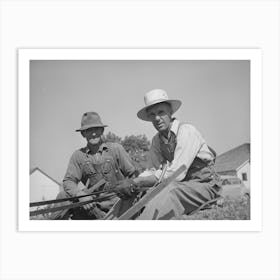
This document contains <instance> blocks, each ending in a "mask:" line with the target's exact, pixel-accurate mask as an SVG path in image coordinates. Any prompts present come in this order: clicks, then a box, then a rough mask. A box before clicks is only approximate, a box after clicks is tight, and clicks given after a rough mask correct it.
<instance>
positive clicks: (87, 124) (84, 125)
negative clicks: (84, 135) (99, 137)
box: [76, 112, 107, 131]
mask: <svg viewBox="0 0 280 280" xmlns="http://www.w3.org/2000/svg"><path fill="white" fill-rule="evenodd" d="M106 126H107V125H104V124H103V123H102V121H101V119H100V116H99V115H98V114H97V113H96V112H86V113H84V114H83V116H82V121H81V128H79V129H76V131H83V130H86V129H88V128H91V127H106Z"/></svg>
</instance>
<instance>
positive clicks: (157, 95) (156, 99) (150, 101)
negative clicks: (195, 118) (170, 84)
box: [137, 89, 182, 121]
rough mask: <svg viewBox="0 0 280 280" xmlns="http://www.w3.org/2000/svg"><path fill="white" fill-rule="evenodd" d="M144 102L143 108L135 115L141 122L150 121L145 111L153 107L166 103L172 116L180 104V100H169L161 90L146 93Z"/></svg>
mask: <svg viewBox="0 0 280 280" xmlns="http://www.w3.org/2000/svg"><path fill="white" fill-rule="evenodd" d="M144 102H145V107H144V108H142V109H141V110H140V111H139V112H138V113H137V116H138V118H139V119H141V120H143V121H150V119H149V117H148V114H147V109H149V108H150V107H152V106H153V105H156V104H159V103H168V104H170V106H171V110H172V114H174V113H175V112H176V111H177V110H178V109H179V108H180V106H181V104H182V102H181V101H180V100H174V99H173V100H172V99H169V98H168V95H167V93H166V92H165V91H164V90H162V89H153V90H151V91H149V92H147V93H146V94H145V96H144Z"/></svg>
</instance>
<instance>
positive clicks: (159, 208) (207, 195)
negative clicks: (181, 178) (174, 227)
mask: <svg viewBox="0 0 280 280" xmlns="http://www.w3.org/2000/svg"><path fill="white" fill-rule="evenodd" d="M216 195H217V193H216V192H215V191H214V190H213V189H212V187H211V186H210V185H209V184H208V183H198V182H192V181H189V182H173V183H171V184H170V185H169V186H167V187H166V188H165V189H164V190H162V191H161V192H160V193H159V194H158V195H157V196H156V197H155V198H154V199H152V200H151V201H150V202H149V203H148V204H147V205H146V207H145V209H144V211H143V212H142V214H141V215H140V216H139V217H138V218H137V219H139V220H154V219H155V220H157V219H160V220H169V219H172V218H173V219H174V218H175V219H176V218H177V219H178V218H179V217H180V216H181V215H183V214H188V213H190V212H192V211H193V210H195V209H197V208H198V207H199V206H201V205H202V204H204V203H205V202H207V201H209V200H211V199H213V198H215V197H216Z"/></svg>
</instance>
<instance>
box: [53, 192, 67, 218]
mask: <svg viewBox="0 0 280 280" xmlns="http://www.w3.org/2000/svg"><path fill="white" fill-rule="evenodd" d="M64 198H70V195H69V194H68V193H66V192H65V191H60V192H59V193H58V195H57V197H56V199H64ZM69 204H71V202H70V201H64V202H59V203H56V204H54V207H60V206H65V205H69ZM69 215H70V209H66V210H59V211H57V212H53V213H52V214H51V215H50V219H51V220H67V219H68V218H69Z"/></svg>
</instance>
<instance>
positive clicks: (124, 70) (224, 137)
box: [30, 60, 250, 182]
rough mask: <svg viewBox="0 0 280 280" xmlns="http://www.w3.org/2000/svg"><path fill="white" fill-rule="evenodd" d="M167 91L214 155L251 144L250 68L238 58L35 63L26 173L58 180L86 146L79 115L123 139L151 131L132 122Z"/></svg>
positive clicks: (180, 115)
mask: <svg viewBox="0 0 280 280" xmlns="http://www.w3.org/2000/svg"><path fill="white" fill-rule="evenodd" d="M156 88H161V89H164V90H165V91H166V92H167V94H168V96H169V98H170V99H178V100H181V101H182V106H181V107H180V109H179V110H178V111H177V112H176V113H175V114H174V117H176V118H177V119H178V120H180V121H182V122H187V123H190V124H192V125H194V126H195V127H196V128H197V129H198V130H199V131H200V133H201V134H202V136H203V138H204V139H205V140H206V142H207V144H208V145H210V146H211V147H212V148H213V149H214V150H215V151H216V152H217V153H218V154H221V153H224V152H226V151H227V150H229V149H231V148H234V147H236V146H239V145H241V144H243V143H249V142H250V62H249V61H245V60H244V61H237V60H227V61H226V60H224V61H214V60H199V61H198V60H193V61H191V60H178V61H163V60H162V61H151V60H149V61H144V60H139V61H136V60H135V61H133V60H129V61H121V60H114V61H97V60H83V61H74V60H68V61H63V60H56V61H54V60H53V61H52V60H33V61H31V64H30V169H33V168H35V167H39V168H40V169H42V170H43V171H44V172H46V173H47V174H48V175H49V176H51V177H52V178H54V179H55V180H57V181H59V182H61V181H62V179H63V177H64V175H65V171H66V168H67V165H68V161H69V159H70V157H71V155H72V153H73V152H74V151H75V150H77V149H79V148H81V147H83V146H85V145H86V142H85V140H84V138H83V137H82V136H81V134H80V133H78V132H75V130H76V129H78V128H80V124H81V117H82V114H83V113H84V112H87V111H95V112H97V113H99V115H100V117H101V119H102V122H103V123H104V124H106V125H108V127H107V128H106V129H105V134H106V133H107V132H109V131H110V132H113V133H115V134H116V135H118V136H120V137H122V138H123V137H125V136H126V135H139V134H145V135H146V136H147V137H148V139H149V140H151V139H152V137H153V135H155V133H156V131H155V128H154V127H153V125H152V124H151V123H149V122H145V121H142V120H140V119H138V118H137V116H136V113H137V112H138V111H139V110H140V109H142V108H143V107H144V94H145V93H146V92H148V91H150V90H152V89H156Z"/></svg>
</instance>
